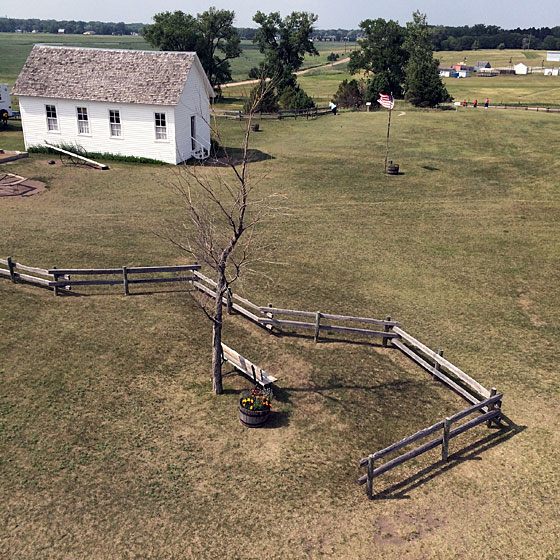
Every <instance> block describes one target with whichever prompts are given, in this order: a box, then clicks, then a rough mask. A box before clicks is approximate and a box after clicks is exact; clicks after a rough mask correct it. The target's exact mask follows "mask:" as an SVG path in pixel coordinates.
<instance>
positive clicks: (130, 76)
mask: <svg viewBox="0 0 560 560" xmlns="http://www.w3.org/2000/svg"><path fill="white" fill-rule="evenodd" d="M13 94H14V95H17V96H19V104H20V111H21V119H22V125H23V134H24V140H25V146H26V148H29V147H30V146H36V145H45V144H46V143H49V144H55V145H57V144H58V145H60V144H74V145H76V144H77V145H80V146H82V147H83V148H84V149H85V150H86V151H88V152H99V153H113V154H120V155H125V156H136V157H145V158H151V159H157V160H161V161H165V162H167V163H174V164H176V163H180V162H182V161H185V160H187V159H189V158H191V157H198V158H201V157H205V156H206V155H207V154H208V152H209V148H210V99H209V98H210V97H214V92H213V90H212V86H211V85H210V82H209V81H208V79H207V77H206V74H205V73H204V70H203V68H202V65H201V64H200V61H199V59H198V56H197V55H196V53H194V52H161V51H134V50H121V49H90V48H81V47H56V46H46V45H35V46H34V47H33V49H32V51H31V53H30V54H29V57H28V58H27V61H26V63H25V65H24V67H23V69H22V71H21V73H20V74H19V76H18V79H17V81H16V83H15V85H14V88H13Z"/></svg>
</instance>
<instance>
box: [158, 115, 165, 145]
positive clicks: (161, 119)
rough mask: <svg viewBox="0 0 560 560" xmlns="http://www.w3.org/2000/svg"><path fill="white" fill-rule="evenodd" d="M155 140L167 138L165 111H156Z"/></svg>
mask: <svg viewBox="0 0 560 560" xmlns="http://www.w3.org/2000/svg"><path fill="white" fill-rule="evenodd" d="M156 140H167V121H166V120H165V113H156Z"/></svg>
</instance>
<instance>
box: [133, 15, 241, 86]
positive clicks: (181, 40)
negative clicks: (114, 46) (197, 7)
mask: <svg viewBox="0 0 560 560" xmlns="http://www.w3.org/2000/svg"><path fill="white" fill-rule="evenodd" d="M234 18H235V13H234V12H233V11H230V10H217V9H216V8H209V9H208V10H206V11H205V12H203V13H202V14H198V15H197V16H196V18H195V17H193V16H191V15H190V14H185V13H184V12H182V11H180V10H177V11H175V12H162V13H159V14H156V15H155V16H154V17H153V20H154V23H153V24H152V25H146V26H145V27H144V28H143V29H142V36H143V37H144V39H146V41H148V43H150V44H151V45H152V46H154V47H157V48H158V49H160V50H163V51H195V52H196V53H197V54H198V58H199V59H200V62H201V63H202V67H203V68H204V71H205V72H206V75H207V76H208V80H209V81H210V83H211V84H212V87H218V88H219V86H220V85H221V84H224V83H225V82H227V81H229V80H231V68H230V63H229V61H230V60H231V59H232V58H236V57H238V56H239V55H240V54H241V47H240V39H239V36H238V34H237V31H236V30H235V28H234V27H233V20H234Z"/></svg>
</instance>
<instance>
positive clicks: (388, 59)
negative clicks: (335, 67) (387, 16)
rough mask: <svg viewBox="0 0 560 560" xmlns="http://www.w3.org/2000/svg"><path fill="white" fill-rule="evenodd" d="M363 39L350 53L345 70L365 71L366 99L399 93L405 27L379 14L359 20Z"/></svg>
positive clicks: (401, 90) (404, 56)
mask: <svg viewBox="0 0 560 560" xmlns="http://www.w3.org/2000/svg"><path fill="white" fill-rule="evenodd" d="M360 29H361V30H362V35H363V36H364V39H363V40H362V41H360V48H359V49H357V50H355V51H352V52H351V53H350V62H349V63H348V70H349V71H350V72H351V73H352V74H355V73H357V72H359V71H361V70H363V71H365V73H366V75H367V76H368V77H369V80H368V93H367V96H368V100H370V101H372V100H375V99H377V94H378V93H379V92H381V93H387V94H389V93H392V94H393V96H394V97H402V94H403V89H402V84H403V82H404V71H403V68H404V65H405V63H406V61H407V58H408V54H407V51H406V50H405V49H404V47H403V45H404V40H405V32H404V29H403V28H402V27H401V26H400V25H399V24H398V23H397V22H396V21H393V20H389V21H385V20H384V19H382V18H378V19H375V20H372V19H366V20H364V21H362V22H361V23H360Z"/></svg>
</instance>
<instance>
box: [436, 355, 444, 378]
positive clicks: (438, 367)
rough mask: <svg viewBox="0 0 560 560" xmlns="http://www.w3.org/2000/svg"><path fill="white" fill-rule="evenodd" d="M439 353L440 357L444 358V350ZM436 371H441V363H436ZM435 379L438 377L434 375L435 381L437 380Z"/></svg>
mask: <svg viewBox="0 0 560 560" xmlns="http://www.w3.org/2000/svg"><path fill="white" fill-rule="evenodd" d="M437 353H438V356H442V357H443V350H442V349H441V348H440V349H439V350H438V351H437ZM434 369H435V370H436V371H439V370H440V369H441V364H440V363H439V362H436V363H435V365H434ZM435 378H436V376H435V375H434V379H435Z"/></svg>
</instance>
